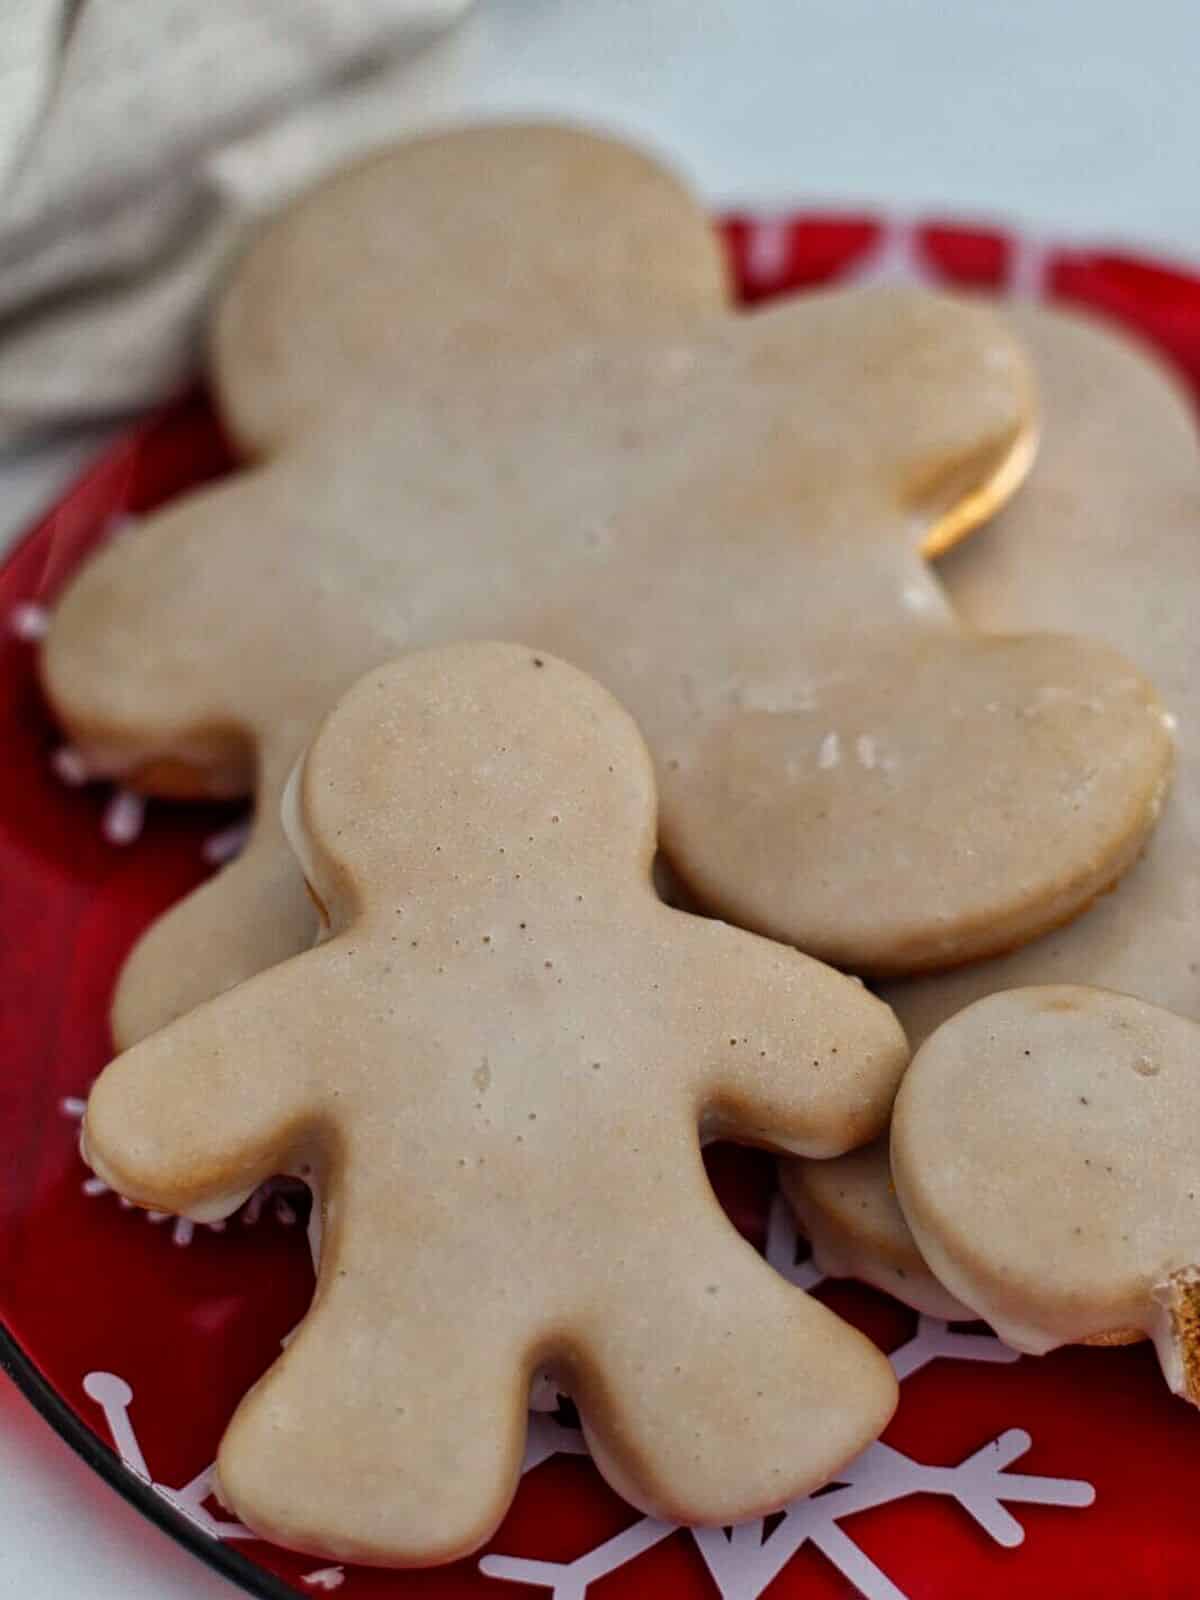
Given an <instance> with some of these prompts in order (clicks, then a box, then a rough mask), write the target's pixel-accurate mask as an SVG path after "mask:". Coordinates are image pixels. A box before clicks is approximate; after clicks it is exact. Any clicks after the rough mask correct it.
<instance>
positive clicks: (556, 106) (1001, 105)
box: [0, 0, 1200, 1600]
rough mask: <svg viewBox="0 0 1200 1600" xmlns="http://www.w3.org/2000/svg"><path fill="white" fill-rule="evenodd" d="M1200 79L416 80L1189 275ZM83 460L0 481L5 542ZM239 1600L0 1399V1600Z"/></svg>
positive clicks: (764, 23) (512, 58) (1016, 32)
mask: <svg viewBox="0 0 1200 1600" xmlns="http://www.w3.org/2000/svg"><path fill="white" fill-rule="evenodd" d="M2 50H3V40H2V39H0V52H2ZM1198 63H1200V5H1198V4H1197V0H1138V3H1137V4H1136V5H1135V4H1131V3H1130V0H1088V3H1087V4H1083V3H1082V0H505V3H499V0H493V3H491V4H489V3H488V0H483V4H482V8H481V12H480V14H479V16H478V17H476V18H475V20H474V21H473V22H472V24H471V25H470V26H469V28H468V29H467V30H466V31H465V32H464V33H463V35H462V36H461V37H460V38H459V39H458V40H457V41H456V43H455V45H454V48H453V49H452V50H450V51H441V52H439V55H438V57H437V59H436V60H431V61H430V62H429V63H428V66H427V67H426V68H424V69H421V68H418V69H416V71H417V72H418V74H419V75H420V76H421V82H420V84H419V86H418V87H419V92H420V94H421V97H422V100H423V101H424V102H425V103H426V104H427V105H428V106H429V108H430V111H431V113H432V114H434V115H437V116H439V117H441V116H444V115H447V114H451V115H452V114H454V113H456V112H457V111H459V110H462V111H463V112H467V113H479V112H485V111H489V110H496V111H510V110H522V111H550V112H554V111H559V112H569V113H575V114H577V115H580V116H585V117H587V118H589V119H590V120H593V121H598V122H600V123H602V124H605V125H608V126H610V127H612V128H615V129H617V130H623V131H626V132H629V133H632V134H635V135H640V136H641V137H642V138H644V139H647V140H648V141H649V142H651V143H652V144H654V145H657V146H658V147H659V148H660V149H661V150H662V151H663V152H665V153H666V154H667V155H668V156H670V157H673V158H674V160H675V161H676V163H677V164H678V165H679V166H680V167H681V168H682V169H683V171H684V172H685V173H687V174H689V175H690V176H691V178H692V180H693V181H694V182H695V183H696V185H697V186H698V188H699V189H700V191H701V192H702V193H703V194H704V195H706V196H707V197H708V198H709V199H711V200H712V201H713V203H714V204H728V203H734V204H738V205H745V206H756V207H761V208H763V209H766V210H770V209H772V208H779V207H785V206H791V205H801V204H805V203H809V202H816V201H832V202H840V203H844V204H855V203H858V204H862V205H865V206H871V207H876V208H880V209H883V210H886V211H890V212H893V213H896V214H898V215H902V216H903V215H908V214H912V213H919V212H923V211H937V212H941V213H947V212H951V213H956V214H958V215H960V216H967V217H972V216H973V217H978V218H984V219H993V220H999V221H1007V222H1013V223H1016V224H1019V225H1020V226H1022V227H1024V228H1026V229H1029V230H1030V231H1032V232H1034V233H1036V234H1039V235H1051V236H1054V237H1059V238H1061V237H1080V238H1086V239H1103V240H1116V241H1125V242H1129V243H1139V244H1142V245H1148V246H1150V247H1152V248H1155V249H1157V250H1158V251H1159V252H1160V253H1162V254H1165V255H1168V256H1171V255H1173V256H1175V257H1177V258H1179V259H1182V260H1185V261H1188V260H1190V261H1193V262H1197V263H1200V92H1198V85H1197V68H1198ZM95 441H96V436H95V435H91V436H82V437H77V438H76V439H74V440H72V441H68V442H66V443H61V442H60V443H57V444H55V445H54V446H52V447H50V448H43V449H41V450H39V451H38V452H36V453H34V454H29V455H26V456H24V457H22V458H20V459H10V460H8V461H5V460H3V459H2V458H0V540H2V539H3V538H4V536H5V535H6V534H10V533H12V532H13V531H15V530H16V529H17V528H18V527H20V526H21V525H22V524H23V523H24V522H25V521H26V520H27V519H28V518H29V516H30V515H31V514H32V513H33V512H34V511H35V509H36V508H37V506H38V505H39V504H40V503H41V502H42V501H43V500H45V499H46V498H47V497H48V496H49V495H50V494H52V493H54V492H55V491H56V490H57V488H58V486H59V485H60V484H61V483H62V481H63V480H64V475H69V474H70V473H71V472H73V471H74V470H75V468H76V466H77V465H78V463H79V461H80V460H81V459H84V458H85V457H86V455H87V454H88V453H89V452H90V451H91V450H93V449H94V448H95ZM151 1465H153V1464H151ZM234 1592H235V1591H234V1590H233V1589H232V1588H231V1587H230V1586H229V1585H228V1584H227V1583H226V1582H225V1581H224V1580H223V1579H221V1578H218V1577H217V1576H216V1575H215V1574H212V1573H210V1572H207V1571H206V1570H204V1569H203V1568H202V1567H201V1566H200V1565H199V1563H198V1562H197V1561H196V1560H195V1559H194V1558H193V1557H191V1556H190V1555H187V1554H186V1553H185V1552H183V1551H181V1550H178V1549H176V1548H175V1547H174V1546H173V1545H172V1544H171V1543H170V1542H169V1541H168V1540H167V1539H166V1537H165V1536H164V1535H162V1534H160V1533H158V1532H157V1531H156V1530H155V1529H153V1528H152V1527H151V1526H150V1525H149V1524H147V1523H145V1522H144V1521H142V1519H141V1518H140V1517H139V1516H138V1515H137V1514H136V1513H135V1512H134V1511H132V1510H131V1509H129V1508H128V1507H127V1506H126V1505H125V1504H124V1502H122V1501H121V1500H119V1499H118V1497H117V1496H116V1495H115V1494H113V1493H112V1492H111V1491H110V1490H108V1489H107V1488H106V1487H105V1486H104V1485H102V1484H100V1483H99V1482H98V1481H97V1480H96V1479H95V1478H93V1476H92V1475H91V1473H90V1472H89V1471H88V1469H87V1468H85V1467H84V1466H83V1465H82V1464H81V1463H79V1462H78V1461H77V1460H76V1459H75V1458H74V1457H73V1456H72V1454H71V1452H70V1451H69V1450H68V1449H67V1447H66V1446H65V1445H63V1444H62V1443H61V1442H60V1441H58V1440H57V1439H56V1438H55V1437H54V1436H53V1435H52V1434H51V1433H50V1431H49V1429H47V1428H46V1427H45V1425H44V1424H43V1423H42V1422H41V1421H40V1420H39V1419H38V1418H37V1417H35V1416H34V1414H33V1412H32V1411H31V1410H30V1409H29V1407H28V1405H27V1404H26V1402H25V1401H24V1400H23V1399H22V1398H21V1397H20V1396H18V1395H17V1394H16V1393H15V1391H13V1390H12V1389H11V1387H10V1386H8V1385H7V1384H6V1383H5V1382H4V1380H3V1379H0V1595H4V1596H5V1597H8V1596H12V1597H13V1600H65V1597H68V1596H69V1597H76V1596H78V1597H80V1600H220V1597H222V1596H224V1597H227V1600H232V1596H233V1594H234Z"/></svg>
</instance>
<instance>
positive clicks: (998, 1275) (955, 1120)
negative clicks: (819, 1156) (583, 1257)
mask: <svg viewBox="0 0 1200 1600" xmlns="http://www.w3.org/2000/svg"><path fill="white" fill-rule="evenodd" d="M1198 1060H1200V1025H1197V1024H1196V1023H1194V1022H1190V1021H1188V1020H1186V1019H1184V1018H1182V1017H1177V1016H1175V1015H1173V1014H1172V1013H1171V1012H1168V1011H1163V1010H1161V1009H1160V1008H1158V1007H1156V1006H1151V1005H1146V1004H1145V1003H1144V1002H1142V1001H1140V1000H1135V999H1132V998H1130V997H1129V996H1127V995H1118V994H1113V993H1111V992H1108V991H1105V990H1099V989H1085V988H1076V987H1068V986H1055V987H1045V988H1037V989H1021V990H1011V991H1007V992H1004V993H1000V994H996V995H992V996H990V997H989V998H988V999H985V1000H980V1001H978V1002H977V1003H976V1004H975V1005H972V1006H969V1007H968V1008H967V1009H966V1010H965V1011H963V1012H960V1013H959V1014H958V1015H957V1016H956V1017H954V1018H952V1019H951V1020H950V1021H949V1022H947V1023H945V1024H943V1026H942V1027H941V1028H939V1029H938V1030H937V1031H936V1032H935V1033H934V1034H932V1035H931V1036H930V1037H929V1038H928V1039H927V1040H926V1041H925V1043H924V1045H922V1047H921V1049H920V1050H919V1051H918V1053H917V1055H916V1057H915V1059H914V1061H913V1064H912V1066H911V1068H910V1069H909V1072H908V1073H907V1075H906V1077H905V1080H904V1083H903V1084H902V1086H901V1089H900V1093H899V1095H898V1097H897V1100H896V1106H895V1112H894V1116H893V1122H892V1170H893V1174H894V1178H895V1183H896V1190H897V1193H898V1195H899V1197H900V1202H901V1205H902V1206H903V1209H904V1214H905V1216H906V1217H907V1219H908V1222H909V1225H910V1227H911V1228H912V1230H913V1234H914V1236H915V1238H916V1241H917V1244H918V1246H919V1247H920V1250H921V1252H922V1254H923V1255H924V1256H925V1258H926V1260H927V1261H928V1262H929V1265H930V1266H931V1267H932V1269H933V1271H934V1272H935V1273H936V1275H937V1277H938V1278H939V1279H940V1280H941V1281H942V1282H943V1283H944V1284H945V1285H946V1287H947V1288H948V1289H949V1290H950V1291H951V1292H952V1293H953V1294H955V1295H956V1296H958V1298H960V1299H961V1300H963V1301H964V1302H965V1303H966V1304H967V1305H969V1306H970V1307H971V1308H972V1309H973V1310H974V1311H975V1312H976V1313H978V1315H980V1316H982V1317H984V1318H985V1319H986V1320H987V1321H988V1322H990V1323H991V1325H992V1326H993V1327H994V1328H995V1329H996V1331H997V1333H999V1334H1000V1336H1001V1338H1003V1339H1005V1340H1007V1342H1008V1343H1010V1344H1012V1345H1015V1346H1016V1347H1017V1348H1018V1349H1022V1350H1028V1351H1033V1352H1036V1353H1041V1352H1044V1351H1046V1350H1050V1349H1053V1348H1054V1347H1055V1346H1057V1345H1059V1344H1064V1343H1077V1342H1079V1341H1081V1340H1084V1339H1089V1338H1095V1337H1096V1336H1097V1335H1101V1336H1103V1335H1112V1334H1122V1335H1124V1334H1126V1333H1127V1332H1128V1331H1129V1330H1132V1329H1142V1330H1144V1331H1145V1332H1147V1333H1149V1334H1151V1336H1152V1337H1154V1338H1155V1339H1156V1342H1157V1343H1158V1345H1159V1353H1160V1357H1162V1358H1164V1365H1165V1366H1166V1368H1167V1375H1168V1378H1169V1379H1170V1378H1172V1374H1174V1376H1175V1378H1176V1379H1177V1380H1178V1384H1177V1386H1179V1384H1182V1382H1183V1381H1184V1378H1185V1376H1186V1373H1185V1371H1184V1369H1185V1367H1186V1366H1187V1364H1188V1362H1189V1361H1194V1355H1193V1356H1189V1355H1188V1346H1187V1344H1186V1342H1183V1343H1181V1339H1182V1335H1181V1333H1180V1330H1179V1328H1178V1326H1177V1325H1176V1324H1177V1317H1178V1314H1179V1310H1180V1305H1182V1304H1183V1302H1179V1304H1177V1303H1176V1302H1177V1301H1178V1300H1179V1296H1180V1295H1181V1294H1183V1295H1184V1301H1186V1293H1185V1291H1186V1289H1187V1285H1188V1284H1189V1283H1190V1282H1191V1279H1192V1276H1193V1275H1194V1274H1195V1271H1196V1268H1197V1264H1200V1071H1197V1061H1198ZM1164 1352H1165V1354H1164ZM1197 1371H1200V1369H1194V1370H1192V1372H1191V1378H1192V1380H1193V1381H1194V1379H1195V1377H1196V1376H1197ZM1197 1392H1198V1393H1200V1390H1198V1391H1197Z"/></svg>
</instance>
